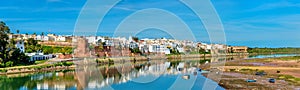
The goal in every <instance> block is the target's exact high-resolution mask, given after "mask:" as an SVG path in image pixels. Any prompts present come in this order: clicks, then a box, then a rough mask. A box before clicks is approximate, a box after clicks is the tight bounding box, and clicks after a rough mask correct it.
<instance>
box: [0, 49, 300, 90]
mask: <svg viewBox="0 0 300 90" xmlns="http://www.w3.org/2000/svg"><path fill="white" fill-rule="evenodd" d="M283 56H297V54H273V55H257V56H246V57H239V58H245V59H247V58H270V57H283ZM231 59H232V58H231ZM222 60H226V59H225V58H224V57H215V58H207V59H201V60H181V61H170V62H169V61H149V62H136V63H132V62H131V63H130V62H129V63H125V64H110V65H94V66H93V65H91V66H86V65H85V66H82V67H79V68H77V69H76V71H57V72H40V73H33V74H15V75H6V76H3V75H2V76H0V90H28V89H33V90H40V89H67V90H76V89H105V90H106V89H108V90H110V89H116V90H133V89H135V90H136V89H138V90H140V89H142V90H166V89H172V90H174V89H175V90H182V89H192V90H201V89H212V88H213V89H216V90H224V88H222V87H221V86H219V85H218V84H217V82H214V81H212V80H210V79H207V78H206V77H204V76H203V74H202V72H200V71H198V68H196V67H197V65H200V64H208V63H210V62H218V61H222ZM227 60H228V59H227Z"/></svg>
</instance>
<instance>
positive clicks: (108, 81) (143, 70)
mask: <svg viewBox="0 0 300 90" xmlns="http://www.w3.org/2000/svg"><path fill="white" fill-rule="evenodd" d="M170 65H171V64H170V62H165V63H158V64H139V65H134V67H132V65H123V66H120V65H119V66H118V65H116V66H114V67H100V68H97V67H91V66H89V67H82V68H79V70H77V71H76V72H66V73H54V74H51V75H50V74H45V75H44V76H35V77H36V78H35V79H36V80H39V78H40V77H42V78H43V79H46V77H45V76H47V77H52V76H53V75H54V76H55V77H56V78H52V81H45V82H42V83H38V84H37V89H51V88H54V89H68V87H76V88H77V89H92V88H96V89H97V88H103V87H106V86H109V85H112V84H121V83H126V82H128V81H130V80H132V79H134V78H139V77H142V76H148V75H153V76H160V75H178V74H184V73H193V72H194V71H195V70H196V68H187V67H184V72H182V71H178V70H177V68H175V67H176V66H173V67H171V66H170ZM185 66H189V65H185ZM96 70H98V72H97V71H96ZM120 70H121V72H119V71H120ZM66 76H68V77H70V76H71V77H73V79H72V80H67V78H66ZM95 76H98V78H97V77H95ZM63 78H65V79H66V80H63V81H61V79H63ZM56 79H57V80H59V81H57V80H56Z"/></svg>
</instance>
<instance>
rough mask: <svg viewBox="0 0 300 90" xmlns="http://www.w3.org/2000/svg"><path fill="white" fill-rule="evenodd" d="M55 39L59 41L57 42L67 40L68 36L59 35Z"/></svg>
mask: <svg viewBox="0 0 300 90" xmlns="http://www.w3.org/2000/svg"><path fill="white" fill-rule="evenodd" d="M55 41H57V42H65V41H66V37H65V36H57V37H56V38H55Z"/></svg>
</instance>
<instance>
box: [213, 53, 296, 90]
mask: <svg viewBox="0 0 300 90" xmlns="http://www.w3.org/2000/svg"><path fill="white" fill-rule="evenodd" d="M218 68H219V70H221V71H223V73H222V78H221V79H220V82H219V85H221V86H223V87H224V88H226V89H246V90H252V89H259V90H261V89H271V90H274V89H284V90H286V89H287V90H293V89H295V90H298V89H300V74H299V72H300V57H299V56H293V57H279V58H264V59H249V60H234V61H228V62H226V64H225V66H222V67H218ZM257 72H264V73H266V75H256V73H257ZM270 78H274V79H276V81H275V83H269V82H268V80H269V79H270ZM212 79H214V78H212ZM214 80H216V81H217V80H218V79H214ZM246 80H256V82H246Z"/></svg>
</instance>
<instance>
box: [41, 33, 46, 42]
mask: <svg viewBox="0 0 300 90" xmlns="http://www.w3.org/2000/svg"><path fill="white" fill-rule="evenodd" d="M41 35H42V41H43V40H44V35H45V34H44V32H42V33H41Z"/></svg>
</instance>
